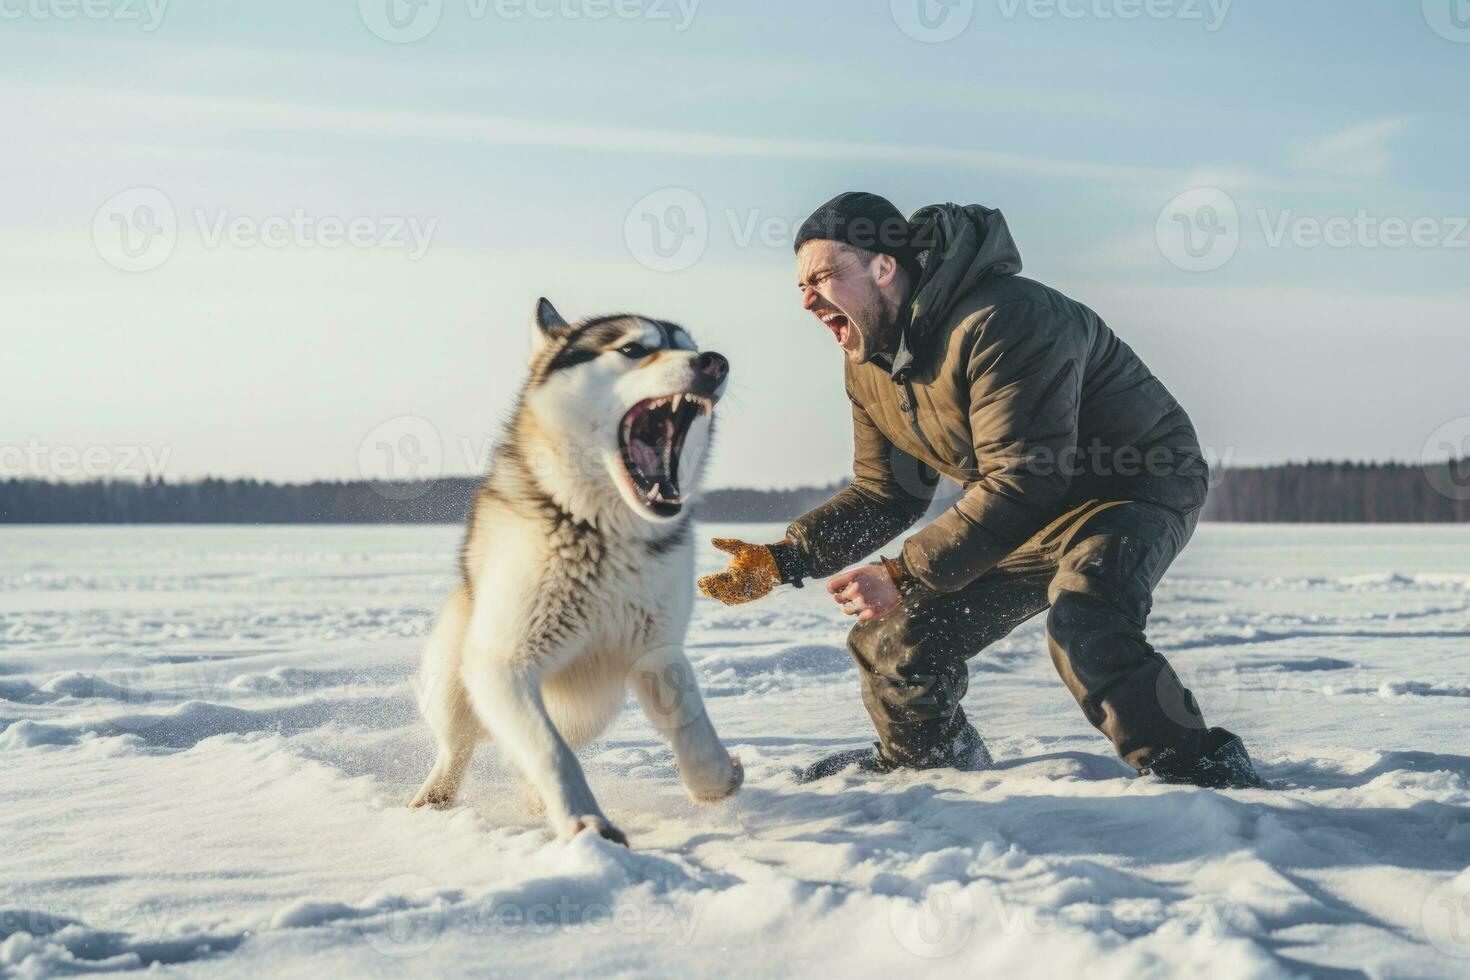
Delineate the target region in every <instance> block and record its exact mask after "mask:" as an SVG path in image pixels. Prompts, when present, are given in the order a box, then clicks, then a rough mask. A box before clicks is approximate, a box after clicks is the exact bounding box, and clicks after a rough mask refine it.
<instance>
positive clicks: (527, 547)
mask: <svg viewBox="0 0 1470 980" xmlns="http://www.w3.org/2000/svg"><path fill="white" fill-rule="evenodd" d="M692 557H693V556H692V545H691V543H690V540H689V530H688V527H687V523H681V524H679V525H676V526H675V527H673V528H671V529H669V530H665V531H662V533H661V535H660V536H658V537H655V538H651V539H646V538H642V537H638V536H623V535H618V534H616V533H609V532H607V531H604V530H602V529H599V528H596V527H593V526H592V525H590V524H588V523H585V522H582V521H579V520H576V519H575V518H573V517H571V516H570V515H567V514H565V513H560V514H554V513H552V514H547V515H545V516H540V515H538V516H537V517H534V518H528V517H526V516H525V515H524V514H517V513H513V512H510V511H509V510H507V509H503V508H501V507H499V506H496V504H495V502H493V501H490V500H483V499H482V501H481V502H480V505H479V507H478V508H477V513H476V517H475V521H474V524H473V526H472V529H471V532H470V535H469V537H468V539H467V540H466V542H465V555H464V562H463V567H464V572H465V577H466V584H467V585H468V587H469V590H470V593H471V595H472V596H473V597H474V601H475V603H476V606H477V607H478V606H479V605H480V604H481V603H490V604H491V605H492V607H494V610H495V612H494V618H495V619H496V621H497V626H496V628H495V629H496V632H497V633H500V634H501V639H502V640H503V641H505V642H507V643H508V644H509V647H510V648H509V649H506V648H505V647H502V651H503V653H502V655H509V656H513V657H517V658H519V657H526V658H533V659H538V660H539V659H543V658H549V659H551V660H555V661H562V660H565V659H567V658H570V657H576V656H580V655H582V654H584V653H595V654H598V655H614V656H617V655H620V654H631V655H636V654H637V652H639V651H641V650H642V649H644V648H646V647H647V645H648V644H650V643H657V642H663V639H664V638H665V637H669V638H671V639H672V640H673V641H674V642H678V641H679V639H680V638H681V636H682V632H683V627H684V625H685V624H684V621H683V620H684V618H685V617H686V616H687V599H686V600H685V602H684V603H683V607H682V609H683V611H682V613H681V604H680V601H679V600H680V595H681V591H682V592H687V591H688V588H687V585H685V586H684V588H683V589H682V590H681V589H680V584H681V583H682V581H683V579H687V578H688V577H689V575H690V573H691V572H692V568H691V566H692ZM681 572H682V573H683V574H682V575H681ZM478 611H479V610H478V609H477V612H478Z"/></svg>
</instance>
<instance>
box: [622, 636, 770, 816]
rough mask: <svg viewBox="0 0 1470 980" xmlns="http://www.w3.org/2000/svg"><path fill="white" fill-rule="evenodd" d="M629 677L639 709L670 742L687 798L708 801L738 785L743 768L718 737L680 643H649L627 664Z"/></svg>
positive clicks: (742, 775) (725, 795) (727, 794)
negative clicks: (635, 659) (640, 654)
mask: <svg viewBox="0 0 1470 980" xmlns="http://www.w3.org/2000/svg"><path fill="white" fill-rule="evenodd" d="M629 682H630V683H631V684H632V685H633V690H634V691H636V692H637V694H638V700H639V702H640V703H641V704H642V705H643V713H644V714H646V715H647V716H648V720H649V721H651V722H653V727H655V728H657V729H658V730H659V731H660V732H662V733H663V734H664V737H665V738H667V739H668V740H669V742H670V743H671V744H672V745H673V747H674V758H675V759H676V760H677V761H678V763H679V777H680V778H681V779H682V780H683V781H684V789H685V791H686V792H688V794H689V797H690V798H691V799H692V800H694V801H695V802H696V803H713V802H715V801H716V800H723V799H724V798H725V797H727V796H729V795H731V794H732V793H734V792H735V791H736V790H737V789H739V788H740V784H741V783H742V782H744V781H745V770H744V769H743V768H741V765H740V760H739V759H737V758H735V757H734V756H732V755H731V754H730V753H729V752H727V751H725V746H724V745H723V744H722V743H721V742H720V736H719V735H718V734H716V732H715V726H714V724H713V723H712V722H711V721H710V720H709V712H708V711H706V710H705V707H704V699H703V698H701V697H700V696H699V683H698V682H697V681H696V680H695V678H694V668H693V667H692V666H691V665H690V663H689V658H688V657H687V656H685V654H684V650H683V648H682V647H679V646H676V645H673V644H666V645H663V646H656V647H653V648H652V649H650V650H649V651H648V652H647V653H645V654H643V655H642V656H641V657H639V658H638V660H637V661H636V662H635V663H634V664H633V668H632V671H631V676H630V677H629Z"/></svg>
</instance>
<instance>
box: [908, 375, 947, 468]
mask: <svg viewBox="0 0 1470 980" xmlns="http://www.w3.org/2000/svg"><path fill="white" fill-rule="evenodd" d="M901 383H902V385H903V390H904V395H903V401H902V402H900V403H899V406H898V407H899V408H901V409H903V411H904V412H905V413H906V414H907V415H908V417H909V427H910V428H911V429H913V430H914V435H916V436H918V437H919V441H920V442H921V443H923V444H924V448H925V449H927V450H928V451H929V459H930V460H931V461H933V463H938V461H939V459H940V456H939V453H937V452H935V451H934V445H933V444H932V443H931V442H929V437H928V436H926V435H924V430H923V429H921V428H919V405H918V402H917V400H915V398H914V386H913V385H912V384H911V383H910V382H909V379H908V377H907V376H905V377H904V379H903V381H902V382H901Z"/></svg>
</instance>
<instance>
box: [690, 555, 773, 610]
mask: <svg viewBox="0 0 1470 980" xmlns="http://www.w3.org/2000/svg"><path fill="white" fill-rule="evenodd" d="M710 544H712V545H714V546H715V547H716V548H719V549H720V550H721V551H723V552H724V553H725V554H727V555H733V556H734V557H733V558H732V559H731V561H730V567H729V568H727V569H725V570H724V571H723V572H717V573H715V574H714V575H706V576H705V577H704V578H702V579H700V580H699V591H701V592H703V593H704V594H705V595H707V596H709V597H710V598H711V599H718V600H719V601H721V602H723V603H724V604H725V605H727V606H736V605H739V604H740V603H742V602H752V601H754V600H756V599H759V598H761V597H762V596H764V595H766V594H767V593H768V592H770V591H771V590H772V589H774V588H775V587H776V586H777V585H779V584H780V582H781V572H780V570H779V569H778V568H777V567H776V557H775V555H773V554H771V549H770V548H767V547H766V546H765V545H763V544H747V543H746V542H744V541H738V540H736V539H735V538H714V539H713V540H712V541H710Z"/></svg>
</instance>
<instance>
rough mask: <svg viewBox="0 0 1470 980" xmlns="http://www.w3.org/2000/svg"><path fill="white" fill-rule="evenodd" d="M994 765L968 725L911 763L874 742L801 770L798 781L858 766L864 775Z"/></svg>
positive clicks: (978, 737) (985, 767)
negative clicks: (896, 756) (864, 747)
mask: <svg viewBox="0 0 1470 980" xmlns="http://www.w3.org/2000/svg"><path fill="white" fill-rule="evenodd" d="M992 765H994V763H993V762H992V760H991V758H990V750H989V749H987V748H986V747H985V740H984V739H982V738H981V737H980V733H979V732H977V731H976V730H975V726H974V725H971V724H969V723H968V722H966V723H965V724H964V725H962V726H961V727H960V728H959V730H958V731H956V732H955V734H954V735H953V736H952V738H951V739H949V740H948V744H945V745H942V746H937V747H935V748H934V749H931V750H928V751H925V752H923V753H921V754H920V755H919V756H918V757H917V758H916V759H915V760H914V761H913V762H912V763H898V762H895V761H893V759H892V758H890V757H889V756H888V755H887V754H886V753H885V752H884V751H883V746H882V744H881V743H879V742H874V743H873V747H872V748H871V749H847V750H846V751H844V752H838V753H836V754H834V755H829V756H827V758H825V759H821V760H819V761H817V762H814V763H812V764H811V765H810V766H807V767H806V768H805V769H798V770H797V772H796V781H797V782H798V783H810V782H812V781H813V780H817V779H825V778H826V777H828V776H832V775H835V774H837V773H839V772H841V771H842V770H844V769H846V768H848V767H849V766H856V767H857V770H858V772H862V773H873V774H882V773H888V772H893V771H894V770H895V769H958V770H959V771H960V772H978V771H980V770H982V769H989V768H990V767H991V766H992Z"/></svg>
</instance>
